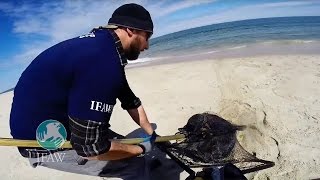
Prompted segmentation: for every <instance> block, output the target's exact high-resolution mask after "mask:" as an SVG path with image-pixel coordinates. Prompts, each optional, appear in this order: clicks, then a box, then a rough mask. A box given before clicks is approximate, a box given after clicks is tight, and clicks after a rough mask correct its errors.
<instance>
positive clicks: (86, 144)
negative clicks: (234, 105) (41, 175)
mask: <svg viewBox="0 0 320 180" xmlns="http://www.w3.org/2000/svg"><path fill="white" fill-rule="evenodd" d="M152 33H153V22H152V19H151V16H150V14H149V12H148V11H147V10H146V9H145V8H144V7H142V6H140V5H137V4H125V5H123V6H120V7H119V8H118V9H116V10H115V11H114V13H113V14H112V17H111V18H110V19H109V22H108V25H107V26H104V27H99V28H95V29H93V30H92V31H91V32H90V33H89V34H87V35H82V36H80V37H76V38H73V39H69V40H66V41H63V42H61V43H59V44H57V45H54V46H52V47H50V48H49V49H47V50H45V51H44V52H42V53H41V54H40V55H39V56H37V57H36V58H35V59H34V60H33V61H32V63H31V64H30V65H29V66H28V67H27V69H26V70H25V71H24V72H23V73H22V75H21V77H20V79H19V82H18V83H17V86H16V87H15V90H14V99H13V104H12V110H11V115H10V128H11V135H12V136H13V138H16V139H26V140H36V139H37V140H38V142H39V144H40V145H41V146H42V147H44V148H32V149H30V148H21V147H20V148H19V152H20V153H21V154H22V155H23V156H24V157H27V158H29V160H30V162H31V164H32V165H33V166H34V167H36V166H38V165H40V166H45V167H48V168H53V169H58V170H62V171H67V172H74V173H80V174H87V175H96V176H109V175H110V176H117V175H116V174H117V173H118V174H121V172H119V171H120V170H121V169H123V168H132V171H131V172H134V174H126V175H127V176H132V177H131V179H140V178H139V177H141V174H142V176H144V178H146V177H147V175H146V174H145V173H146V172H145V171H144V169H143V168H141V167H145V166H144V161H143V158H139V157H137V156H143V155H144V154H145V153H147V152H149V151H151V149H152V147H153V144H154V140H155V136H156V134H155V132H154V130H153V129H152V127H151V124H150V123H149V120H148V118H147V116H146V113H145V111H144V108H143V106H142V105H141V101H140V99H139V98H138V97H136V96H135V94H134V93H133V92H132V90H131V89H130V87H129V85H128V82H127V79H126V75H125V71H124V67H125V65H127V60H136V59H137V58H138V56H139V54H140V52H141V51H144V50H145V49H148V47H149V44H148V41H149V38H150V36H151V35H152ZM117 98H118V99H119V100H120V102H121V107H122V108H123V109H125V110H127V111H128V113H129V114H130V116H131V117H132V119H133V120H134V121H135V122H136V123H137V124H138V125H139V126H140V127H141V128H142V129H143V130H144V131H145V132H146V134H147V135H148V136H147V137H146V138H145V141H144V142H143V143H141V144H139V145H127V144H122V143H119V142H114V141H109V139H112V138H113V137H115V136H118V135H116V134H115V133H113V132H112V131H111V130H108V129H109V127H110V125H109V120H110V117H111V113H112V110H113V107H114V105H115V104H116V99H117ZM65 140H70V142H71V144H72V149H59V146H60V145H61V143H63V142H64V141H65ZM50 143H51V144H52V143H53V145H51V146H50ZM60 147H61V146H60ZM59 153H60V154H59ZM61 153H63V156H62V155H61ZM57 157H58V158H57ZM49 159H53V161H52V160H51V161H50V160H49ZM59 159H60V161H59ZM121 159H125V160H124V161H123V163H117V162H119V161H110V160H121ZM109 166H110V167H109ZM108 168H110V169H108ZM118 170H119V171H118ZM112 173H113V174H112ZM134 176H137V177H134ZM124 179H129V177H126V178H124Z"/></svg>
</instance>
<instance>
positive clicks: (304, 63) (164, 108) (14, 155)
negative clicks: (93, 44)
mask: <svg viewBox="0 0 320 180" xmlns="http://www.w3.org/2000/svg"><path fill="white" fill-rule="evenodd" d="M319 59H320V55H264V56H257V57H245V58H229V59H228V58H225V59H208V60H201V61H190V62H189V61H186V62H177V63H172V64H164V65H156V66H147V67H135V68H129V69H128V70H127V71H126V72H127V78H128V81H129V83H130V85H131V88H132V89H133V91H134V92H135V94H136V95H137V96H138V97H140V99H141V100H142V103H143V105H144V107H145V109H146V111H147V114H148V116H149V119H150V121H151V122H153V123H155V124H156V125H157V129H156V131H157V133H158V134H160V135H171V134H174V133H176V132H177V129H178V128H180V127H182V126H184V125H185V124H186V123H187V120H188V118H189V117H190V116H192V115H194V114H196V113H203V112H207V111H209V112H214V113H217V114H218V115H220V116H222V117H223V118H225V119H228V120H230V121H231V122H232V123H235V124H238V125H246V126H247V127H248V128H247V129H246V130H245V131H243V132H241V133H239V134H238V140H239V142H240V143H241V145H242V146H243V147H244V148H245V149H246V150H247V151H248V152H250V153H256V155H257V157H258V158H261V159H265V160H269V161H273V162H275V166H274V167H272V168H269V169H266V170H262V171H259V172H255V173H251V174H247V175H246V176H247V177H248V179H288V180H289V179H314V178H320V124H319V121H320V99H319V97H320V61H319ZM12 96H13V93H12V92H7V93H5V94H1V95H0V107H1V110H0V137H11V136H10V133H9V114H10V107H11V102H12ZM110 123H111V127H112V130H114V131H116V132H118V133H120V134H123V135H126V134H128V133H130V132H132V131H133V130H135V129H137V128H138V126H137V125H136V124H135V123H134V122H133V121H132V120H131V119H130V117H129V115H128V114H127V113H126V112H125V111H123V110H122V109H121V107H120V103H119V102H118V103H117V106H116V108H115V109H114V112H113V115H112V118H111V121H110ZM0 154H1V162H0V167H1V168H0V177H1V179H3V180H7V179H17V180H19V179H23V180H26V179H52V180H53V179H59V180H64V179H66V180H67V179H68V180H70V179H77V180H84V179H91V180H92V179H101V178H98V177H97V178H93V177H89V176H83V175H77V174H71V173H65V172H59V171H55V170H50V169H47V168H44V167H38V168H36V169H33V168H32V167H31V166H29V164H28V161H27V160H26V159H24V158H22V157H21V156H19V154H18V152H17V150H16V148H14V147H0ZM163 166H164V167H162V169H166V168H167V170H166V171H161V175H162V176H161V177H157V178H155V179H159V178H160V179H164V177H165V178H166V179H170V177H171V179H175V180H176V179H177V178H178V179H185V178H186V177H187V176H188V175H187V173H186V172H179V174H177V171H175V170H172V168H171V170H168V167H165V166H166V164H165V163H164V164H163ZM160 168H161V167H160ZM158 173H160V170H159V172H158ZM170 173H171V174H170ZM173 173H175V174H174V175H173Z"/></svg>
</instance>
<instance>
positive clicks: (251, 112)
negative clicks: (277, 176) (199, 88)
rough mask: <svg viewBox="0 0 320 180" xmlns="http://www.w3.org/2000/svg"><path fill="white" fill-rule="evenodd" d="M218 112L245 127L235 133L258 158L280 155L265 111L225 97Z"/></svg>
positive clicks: (245, 147)
mask: <svg viewBox="0 0 320 180" xmlns="http://www.w3.org/2000/svg"><path fill="white" fill-rule="evenodd" d="M218 114H219V115H220V116H221V117H223V118H225V119H227V120H229V121H230V122H232V123H234V124H237V125H245V126H246V127H247V128H246V129H245V130H244V131H240V132H238V135H237V138H238V141H239V142H240V144H241V145H242V146H243V147H244V149H245V150H247V151H248V152H250V153H251V154H255V155H256V156H257V157H258V158H262V159H267V160H271V161H277V158H279V156H280V151H279V148H278V141H277V140H276V139H277V138H276V137H272V135H273V134H272V131H271V128H270V126H269V125H268V121H267V114H266V112H265V111H263V110H260V109H256V108H254V107H252V106H251V105H250V104H247V103H244V102H240V101H235V100H226V99H225V100H222V101H221V105H220V111H219V113H218Z"/></svg>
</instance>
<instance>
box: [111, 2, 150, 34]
mask: <svg viewBox="0 0 320 180" xmlns="http://www.w3.org/2000/svg"><path fill="white" fill-rule="evenodd" d="M113 26H114V27H116V26H122V27H128V28H133V29H138V30H142V31H147V32H150V33H153V22H152V19H151V16H150V13H149V12H148V11H147V10H146V9H145V8H144V7H142V6H140V5H138V4H133V3H132V4H124V5H122V6H120V7H119V8H117V9H116V10H115V11H114V12H113V14H112V17H111V18H110V19H109V22H108V26H107V27H109V28H110V27H113Z"/></svg>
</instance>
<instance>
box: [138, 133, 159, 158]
mask: <svg viewBox="0 0 320 180" xmlns="http://www.w3.org/2000/svg"><path fill="white" fill-rule="evenodd" d="M156 138H157V134H156V132H155V131H153V133H152V135H149V136H148V137H145V138H144V140H143V142H142V143H140V144H139V146H140V147H141V148H142V149H143V152H142V155H144V154H145V153H148V152H150V151H151V150H152V149H153V145H154V142H155V140H156Z"/></svg>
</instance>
